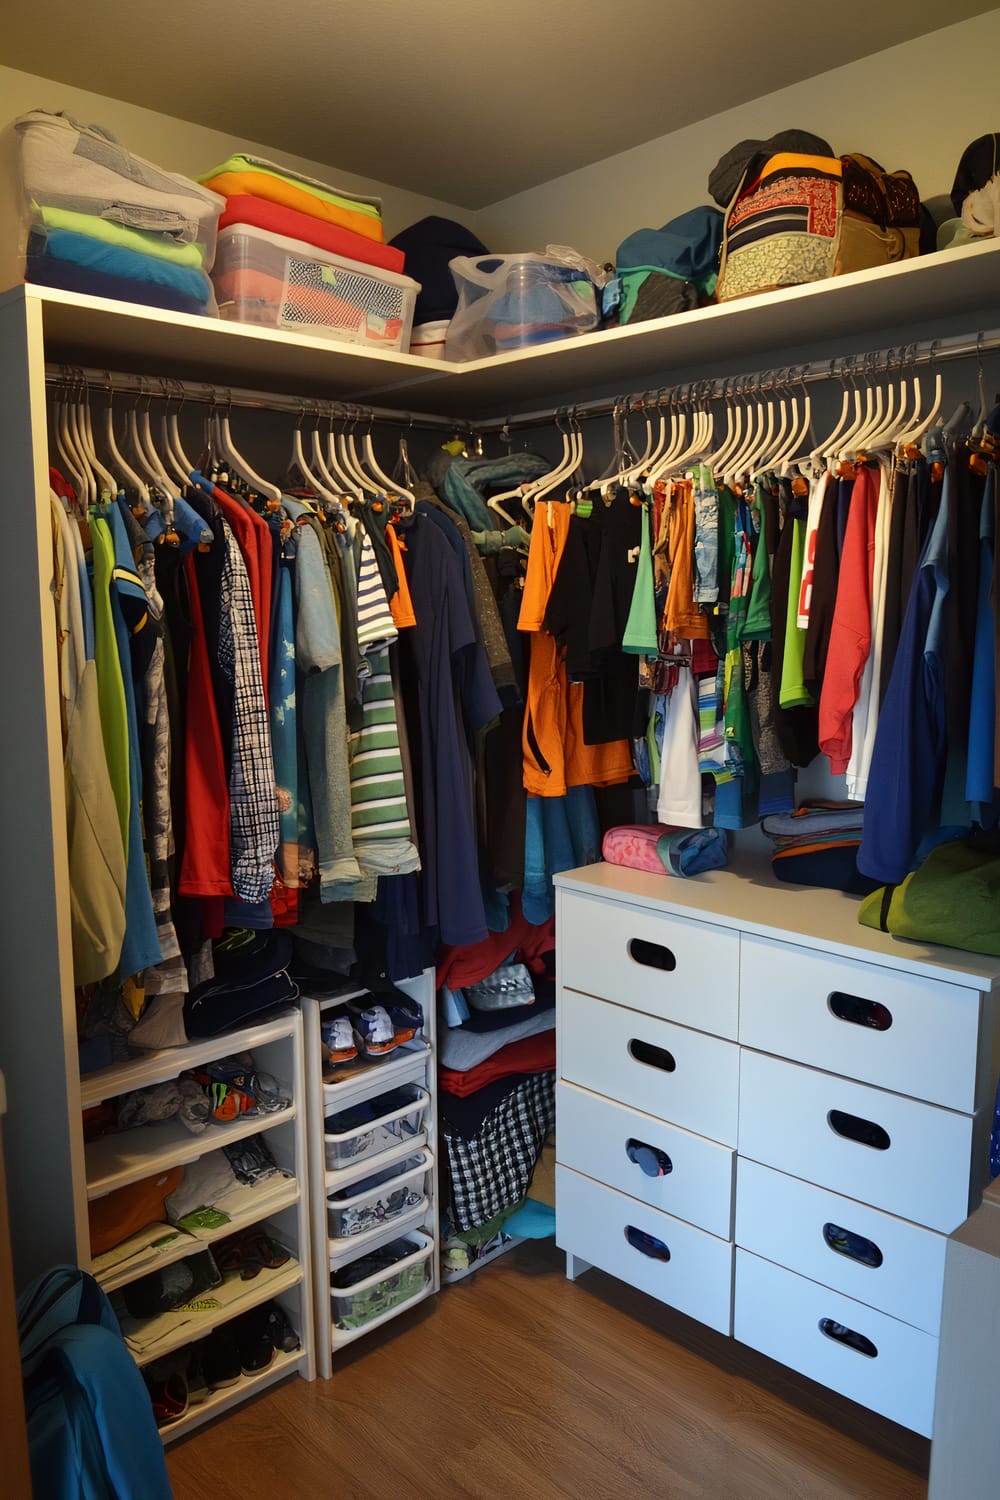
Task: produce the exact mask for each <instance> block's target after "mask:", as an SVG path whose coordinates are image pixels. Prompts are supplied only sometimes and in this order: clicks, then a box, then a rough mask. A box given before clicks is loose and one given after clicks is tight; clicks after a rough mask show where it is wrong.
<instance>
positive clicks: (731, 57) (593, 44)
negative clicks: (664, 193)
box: [0, 0, 993, 208]
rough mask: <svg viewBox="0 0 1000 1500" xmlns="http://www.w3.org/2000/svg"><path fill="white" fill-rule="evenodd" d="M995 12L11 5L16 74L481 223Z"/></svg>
mask: <svg viewBox="0 0 1000 1500" xmlns="http://www.w3.org/2000/svg"><path fill="white" fill-rule="evenodd" d="M992 8H993V7H992V6H991V5H987V4H984V3H982V0H950V3H949V5H948V6H947V7H946V9H943V8H942V6H941V4H940V0H836V3H832V4H831V3H827V4H824V5H822V6H820V5H817V4H815V3H812V4H810V0H712V3H711V4H710V3H708V0H613V3H611V4H607V5H604V4H598V3H596V0H497V3H494V4H489V5H488V4H486V3H485V0H463V3H458V0H284V3H282V0H89V3H86V4H83V3H81V0H40V3H35V4H31V3H27V4H20V5H14V4H7V5H4V7H3V10H4V14H3V19H2V21H0V62H3V63H5V64H7V65H8V66H10V67H14V68H21V69H23V70H25V71H27V72H31V73H38V74H41V75H42V76H43V77H46V78H53V79H56V80H58V81H59V82H60V83H67V84H71V85H75V86H77V87H79V88H86V89H91V90H93V91H94V92H96V93H102V94H105V95H110V96H111V97H113V98H119V99H125V100H128V101H130V102H132V103H135V104H141V105H145V106H146V107H147V108H150V109H155V110H160V111H162V112H164V113H165V114H170V115H174V116H178V117H179V118H181V119H185V120H190V121H193V122H195V123H196V124H200V125H206V126H210V127H213V128H215V129H217V130H223V131H227V132H229V133H230V134H233V135H238V136H240V135H241V136H245V137H246V139H247V140H252V141H267V142H268V143H269V144H271V145H272V146H275V147H279V148H282V149H284V150H285V151H289V152H292V153H295V154H296V155H299V156H305V157H310V158H312V159H313V160H314V161H320V162H328V163H330V164H331V165H333V166H337V167H341V168H342V169H344V170H345V171H351V172H357V173H360V174H361V175H363V176H367V177H374V178H376V179H378V180H380V181H382V182H385V183H391V184H393V185H394V186H396V187H401V188H408V189H410V190H411V191H414V192H419V193H426V194H429V195H431V196H434V197H437V198H441V199H444V200H445V201H447V202H450V203H455V204H459V205H462V206H464V207H468V208H479V207H482V206H484V205H486V204H489V203H495V202H497V201H498V200H500V199H501V198H504V197H507V196H509V195H510V194H512V193H516V192H519V191H521V190H522V189H524V188H527V187H531V186H533V185H535V184H536V183H539V182H546V181H548V180H549V179H550V178H553V177H559V176H562V174H563V173H565V172H569V171H572V170H573V169H574V168H576V167H580V166H584V165H585V164H586V163H588V162H592V161H598V160H601V159H602V158H604V157H606V156H612V155H614V153H615V152H617V151H622V150H625V149H627V148H628V147H630V146H636V145H639V144H640V143H641V142H643V141H647V140H652V139H653V138H655V137H656V136H659V135H665V134H666V133H667V132H669V131H672V130H676V129H679V128H680V127H681V126H684V125H689V124H692V123H694V122H696V121H697V120H700V119H705V118H706V117H708V116H710V115H713V114H716V113H718V112H719V111H720V110H722V109H725V108H727V107H728V106H731V105H736V104H742V103H745V102H746V101H748V100H750V99H756V98H759V97H761V96H762V95H764V94H770V93H773V92H774V91H775V90H776V89H779V88H781V87H783V86H785V85H787V84H790V83H795V82H798V81H800V80H802V79H806V78H810V77H814V76H816V75H817V74H818V73H823V72H826V71H827V70H828V69H830V68H834V67H838V66H840V65H841V64H844V63H849V62H853V61H854V60H855V59H857V58H858V57H861V56H864V55H867V54H870V53H873V52H879V51H882V50H883V49H884V48H886V47H891V46H893V45H894V44H896V43H898V42H902V41H906V40H908V39H910V38H912V37H916V36H921V35H923V34H924V33H926V32H929V31H934V30H936V29H938V28H939V27H941V26H942V25H948V24H950V23H952V22H955V21H961V20H964V19H966V18H968V17H970V16H974V15H980V14H982V13H984V12H985V11H988V10H990V9H992ZM932 82H933V80H930V79H924V80H923V81H922V82H921V81H917V82H916V83H915V95H914V108H920V107H921V100H922V98H924V97H925V95H924V90H925V88H927V87H930V86H931V85H932ZM859 108H864V101H863V100H854V99H850V98H848V97H845V100H844V109H845V116H850V115H852V113H853V112H855V111H857V110H858V109H859ZM808 123H809V122H808V121H807V120H789V122H788V124H789V125H794V126H802V127H805V128H807V127H808Z"/></svg>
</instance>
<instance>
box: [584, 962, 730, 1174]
mask: <svg viewBox="0 0 1000 1500" xmlns="http://www.w3.org/2000/svg"><path fill="white" fill-rule="evenodd" d="M557 1019H558V1061H559V1073H560V1076H561V1077H563V1078H566V1079H568V1080H569V1081H570V1082H571V1083H578V1084H580V1085H581V1086H582V1087H583V1088H585V1089H592V1090H593V1091H594V1093H596V1094H603V1095H605V1097H607V1098H609V1099H615V1100H617V1101H619V1102H620V1103H622V1104H627V1105H630V1106H631V1107H632V1108H633V1109H641V1110H642V1111H643V1112H644V1113H645V1114H647V1115H655V1116H656V1118H657V1119H659V1120H669V1121H670V1123H671V1124H672V1125H680V1126H682V1127H683V1128H684V1129H685V1130H693V1131H694V1133H695V1134H696V1135H704V1136H707V1137H708V1139H709V1140H712V1141H721V1142H722V1144H723V1145H726V1146H735V1145H736V1124H737V1098H738V1087H739V1050H740V1049H739V1048H738V1047H737V1045H736V1043H735V1042H724V1041H721V1040H720V1039H719V1038H718V1037H714V1036H705V1035H704V1034H703V1033H702V1032H700V1031H691V1030H689V1029H688V1028H687V1027H686V1026H673V1025H671V1023H670V1022H669V1021H659V1020H656V1019H655V1018H654V1017H652V1016H645V1015H640V1014H639V1013H638V1012H637V1011H634V1010H626V1009H625V1008H624V1006H621V1005H611V1004H609V1003H608V1001H606V1000H594V999H592V998H591V997H590V996H589V995H577V994H575V993H574V992H573V991H572V990H565V989H561V990H560V992H559V1001H558V1017H557Z"/></svg>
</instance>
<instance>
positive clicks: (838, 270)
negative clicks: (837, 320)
mask: <svg viewBox="0 0 1000 1500" xmlns="http://www.w3.org/2000/svg"><path fill="white" fill-rule="evenodd" d="M919 249H920V194H919V193H918V192H917V188H916V184H915V183H914V181H913V178H912V177H911V176H910V174H909V172H886V171H884V170H883V168H882V167H880V166H879V165H878V163H877V162H875V161H872V159H871V158H870V157H868V156H860V155H858V154H856V153H855V154H851V155H848V156H841V157H836V156H803V155H798V154H795V153H791V152H783V153H780V154H778V155H775V156H767V157H759V156H758V157H756V158H755V159H754V160H753V161H751V162H750V163H749V165H748V166H747V168H746V170H745V172H744V174H743V177H742V179H741V181H740V184H739V187H738V188H737V189H736V192H735V194H734V196H733V199H732V201H731V202H730V205H729V208H728V210H727V212H726V223H725V229H724V232H723V238H722V259H721V265H720V268H719V286H718V299H719V301H720V302H726V301H729V300H731V299H732V298H734V297H748V296H751V295H752V294H753V293H754V292H766V291H773V290H774V289H775V288H777V287H783V286H800V285H802V284H803V283H805V282H809V281H821V280H823V278H824V277H827V276H842V275H844V274H846V273H847V272H849V271H861V270H865V269H867V268H869V267H871V266H884V265H890V264H892V262H894V261H897V260H907V259H909V258H910V257H911V256H914V255H917V254H919Z"/></svg>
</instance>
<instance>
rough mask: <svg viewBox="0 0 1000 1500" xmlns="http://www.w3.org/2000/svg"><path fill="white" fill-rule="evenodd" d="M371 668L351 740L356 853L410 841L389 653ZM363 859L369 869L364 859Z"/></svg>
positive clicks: (374, 658)
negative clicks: (377, 841) (381, 842)
mask: <svg viewBox="0 0 1000 1500" xmlns="http://www.w3.org/2000/svg"><path fill="white" fill-rule="evenodd" d="M371 664H372V675H371V677H369V678H368V680H367V682H366V683H365V685H364V703H363V719H362V725H361V728H360V730H359V731H358V732H357V733H356V734H353V735H352V736H351V834H352V836H353V838H354V843H355V850H356V851H357V847H358V842H359V840H361V841H364V840H365V839H371V838H383V839H408V838H409V837H410V814H409V810H408V808H407V805H406V786H405V784H404V781H403V759H402V756H401V754H400V749H399V726H398V724H397V722H396V703H395V699H394V698H393V692H392V678H391V676H390V675H389V652H388V649H387V648H385V647H383V648H382V650H381V651H378V652H375V653H373V654H372V656H371ZM358 858H359V862H361V863H363V861H362V859H361V855H360V854H359V855H358Z"/></svg>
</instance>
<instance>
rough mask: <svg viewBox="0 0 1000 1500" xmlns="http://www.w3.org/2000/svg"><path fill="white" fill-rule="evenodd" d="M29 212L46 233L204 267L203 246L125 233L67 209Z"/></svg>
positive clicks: (40, 205) (146, 233)
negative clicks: (70, 234) (75, 236)
mask: <svg viewBox="0 0 1000 1500" xmlns="http://www.w3.org/2000/svg"><path fill="white" fill-rule="evenodd" d="M32 208H33V209H34V211H35V213H36V214H38V216H39V217H40V219H41V221H42V223H43V224H44V225H45V227H46V229H68V230H70V231H72V232H73V233H74V234H85V235H87V236H89V238H90V239H92V240H103V242H104V243H105V244H106V245H119V246H121V248H122V249H123V250H135V251H136V252H138V254H139V255H152V256H154V257H155V258H156V259H157V260H168V261H170V262H171V263H172V264H173V265H175V266H193V267H194V268H195V269H196V270H201V268H202V267H203V266H204V264H205V246H204V245H197V244H185V243H184V242H183V241H182V240H176V239H174V238H173V236H172V235H169V234H154V233H151V232H149V231H147V230H143V229H128V228H126V226H125V225H124V224H114V223H112V221H111V220H110V219H99V218H98V217H97V216H96V214H78V213H74V212H73V210H72V209H69V208H51V207H49V206H48V204H45V203H33V204H32Z"/></svg>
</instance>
